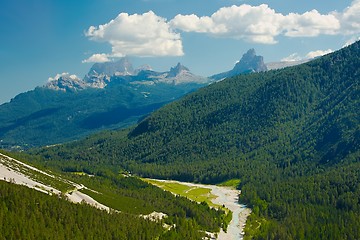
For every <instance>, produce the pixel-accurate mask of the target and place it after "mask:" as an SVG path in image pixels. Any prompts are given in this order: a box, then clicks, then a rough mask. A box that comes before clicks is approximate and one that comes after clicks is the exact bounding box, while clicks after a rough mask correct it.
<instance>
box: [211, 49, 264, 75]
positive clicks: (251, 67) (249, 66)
mask: <svg viewBox="0 0 360 240" xmlns="http://www.w3.org/2000/svg"><path fill="white" fill-rule="evenodd" d="M263 71H267V67H266V65H265V63H264V58H263V57H262V56H257V55H256V53H255V49H253V48H252V49H249V50H248V51H247V52H246V53H245V54H244V55H243V56H242V58H241V59H240V61H239V62H237V63H236V64H235V66H234V68H233V69H232V70H230V71H227V72H223V73H219V74H215V75H213V76H211V77H210V78H211V79H215V80H220V79H223V78H227V77H233V76H236V75H239V74H242V73H251V72H263Z"/></svg>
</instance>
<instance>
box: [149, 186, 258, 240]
mask: <svg viewBox="0 0 360 240" xmlns="http://www.w3.org/2000/svg"><path fill="white" fill-rule="evenodd" d="M153 180H154V181H159V182H168V183H177V184H182V185H186V186H190V187H198V188H207V189H211V194H212V195H215V196H216V197H215V198H212V199H211V201H212V202H213V203H214V204H216V205H224V206H225V207H226V208H228V209H229V210H230V211H232V214H233V218H232V220H231V222H230V224H229V226H228V229H227V232H226V233H225V232H224V231H222V230H221V232H220V233H219V234H218V239H219V240H235V239H236V240H238V239H243V234H244V232H243V231H244V228H245V223H246V219H247V217H248V216H249V215H250V213H251V210H250V209H249V208H247V207H246V206H245V205H242V204H239V202H238V196H239V194H240V191H239V190H235V189H233V188H230V187H221V186H216V185H204V184H195V183H188V182H179V181H172V180H155V179H153Z"/></svg>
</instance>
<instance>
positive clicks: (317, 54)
mask: <svg viewBox="0 0 360 240" xmlns="http://www.w3.org/2000/svg"><path fill="white" fill-rule="evenodd" d="M333 51H334V50H332V49H327V50H316V51H311V52H309V53H308V54H306V57H305V58H306V59H312V58H316V57H321V56H324V55H326V54H328V53H332V52H333Z"/></svg>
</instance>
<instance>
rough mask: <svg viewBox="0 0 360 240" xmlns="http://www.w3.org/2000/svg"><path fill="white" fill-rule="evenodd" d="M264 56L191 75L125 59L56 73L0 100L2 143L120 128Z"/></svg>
mask: <svg viewBox="0 0 360 240" xmlns="http://www.w3.org/2000/svg"><path fill="white" fill-rule="evenodd" d="M265 70H266V65H265V64H264V62H263V57H262V56H256V54H255V50H254V49H250V50H249V51H248V52H247V53H246V54H244V55H243V57H242V58H241V59H240V61H239V62H238V63H237V64H236V65H235V67H234V69H232V70H230V71H228V72H224V73H221V74H218V75H214V76H211V77H202V76H197V75H195V74H193V73H192V72H191V71H190V70H189V68H187V67H185V66H183V65H182V64H181V63H178V64H177V65H176V66H174V67H172V68H170V70H169V71H166V72H157V71H154V70H152V68H151V66H149V65H144V66H140V67H139V68H134V67H133V66H132V64H131V62H130V61H129V59H128V58H126V57H125V58H122V59H120V60H119V61H116V62H106V63H96V64H94V65H93V66H92V67H91V69H90V70H89V72H88V73H87V74H86V75H85V76H84V78H82V79H81V78H79V77H77V76H76V75H71V74H69V73H63V74H58V75H57V76H55V77H54V78H49V81H48V82H47V83H46V84H45V85H44V86H42V87H37V88H35V89H34V90H32V91H29V92H26V93H22V94H19V95H18V96H16V97H15V98H14V99H12V100H11V102H9V103H5V104H3V105H0V141H1V142H0V145H1V146H2V147H5V148H11V147H13V146H18V147H21V148H28V147H32V146H42V145H51V144H56V143H60V142H65V141H69V140H74V139H79V138H81V137H83V136H86V135H88V134H90V133H93V132H96V131H99V130H104V129H115V128H123V127H126V126H128V125H130V124H133V123H136V121H138V120H139V119H140V118H141V117H142V116H144V115H146V114H148V113H150V112H152V111H154V110H155V109H158V108H159V107H161V106H163V105H164V104H166V103H169V102H171V101H174V100H175V99H178V98H180V97H182V96H183V95H185V94H187V93H189V92H192V91H194V90H196V89H199V88H201V87H204V86H207V85H209V84H211V83H212V82H214V81H217V80H221V79H224V78H226V77H231V76H234V75H236V74H241V73H251V72H258V71H265Z"/></svg>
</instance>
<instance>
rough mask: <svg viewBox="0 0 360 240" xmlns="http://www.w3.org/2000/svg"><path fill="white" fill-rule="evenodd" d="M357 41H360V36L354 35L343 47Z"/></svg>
mask: <svg viewBox="0 0 360 240" xmlns="http://www.w3.org/2000/svg"><path fill="white" fill-rule="evenodd" d="M356 41H360V37H352V38H350V39H349V40H347V41H346V42H345V44H344V45H343V46H342V47H347V46H349V45H351V44H353V43H355V42H356Z"/></svg>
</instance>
